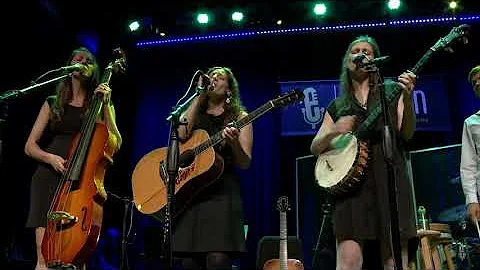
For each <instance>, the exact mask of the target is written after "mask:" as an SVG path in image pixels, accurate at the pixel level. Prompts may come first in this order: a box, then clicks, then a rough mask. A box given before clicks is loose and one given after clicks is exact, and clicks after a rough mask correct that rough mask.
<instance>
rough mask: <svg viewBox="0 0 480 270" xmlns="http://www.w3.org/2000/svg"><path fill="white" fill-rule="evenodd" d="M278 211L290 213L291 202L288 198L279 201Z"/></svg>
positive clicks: (284, 197)
mask: <svg viewBox="0 0 480 270" xmlns="http://www.w3.org/2000/svg"><path fill="white" fill-rule="evenodd" d="M277 210H278V211H280V212H288V211H290V202H289V201H288V197H287V196H281V197H280V198H278V200H277Z"/></svg>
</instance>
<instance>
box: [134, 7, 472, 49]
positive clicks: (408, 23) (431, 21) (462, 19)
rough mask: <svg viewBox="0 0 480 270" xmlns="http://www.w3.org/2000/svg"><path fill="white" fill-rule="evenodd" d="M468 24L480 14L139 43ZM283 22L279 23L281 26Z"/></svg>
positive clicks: (154, 43) (150, 42) (154, 42)
mask: <svg viewBox="0 0 480 270" xmlns="http://www.w3.org/2000/svg"><path fill="white" fill-rule="evenodd" d="M468 22H480V14H473V15H463V16H458V15H454V16H443V17H427V18H425V17H424V18H416V19H396V20H387V21H376V22H370V23H349V24H348V23H346V24H337V25H324V26H307V27H293V28H285V27H282V28H278V27H275V28H273V29H270V30H245V31H241V32H229V33H221V34H207V35H198V36H180V37H173V38H162V39H157V40H148V41H141V42H137V43H136V45H137V47H139V48H145V47H153V46H160V45H166V44H178V43H189V42H205V41H208V40H215V41H217V40H225V39H240V38H245V37H255V36H265V35H290V34H295V35H298V34H299V33H319V32H320V33H324V32H342V31H350V30H358V29H374V28H387V27H420V26H423V25H438V24H447V25H451V24H455V25H456V24H462V23H468ZM281 23H282V21H281V20H278V21H277V24H278V25H279V26H280V25H281Z"/></svg>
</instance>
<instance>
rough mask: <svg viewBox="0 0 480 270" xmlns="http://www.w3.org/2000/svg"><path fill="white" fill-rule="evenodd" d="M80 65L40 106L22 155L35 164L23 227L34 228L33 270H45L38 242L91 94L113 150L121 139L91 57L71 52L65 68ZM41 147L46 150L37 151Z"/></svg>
mask: <svg viewBox="0 0 480 270" xmlns="http://www.w3.org/2000/svg"><path fill="white" fill-rule="evenodd" d="M76 63H81V64H83V65H84V67H85V68H83V69H82V70H79V71H74V72H73V73H72V76H69V77H67V78H66V79H64V80H63V81H61V82H59V83H58V85H57V93H56V95H54V96H49V97H47V99H46V101H45V102H44V103H43V105H42V107H41V109H40V112H39V113H38V116H37V119H36V121H35V123H34V125H33V128H32V130H31V132H30V135H29V137H28V139H27V142H26V144H25V153H26V154H27V155H28V156H30V157H32V158H33V159H35V160H36V161H38V167H37V169H36V171H35V173H34V174H33V176H32V185H31V188H30V211H29V214H28V219H27V223H26V226H27V227H30V228H35V242H36V251H37V263H36V267H35V269H36V270H40V269H47V265H46V262H45V259H44V257H43V255H42V249H41V247H42V240H43V238H44V234H45V228H46V226H47V212H48V210H49V207H50V205H51V203H52V200H53V198H54V196H55V191H56V189H57V186H58V185H59V181H60V177H61V175H62V174H63V173H64V172H65V170H66V159H67V155H68V151H69V148H70V146H71V143H72V140H73V138H74V136H75V134H76V133H78V132H79V130H80V128H81V126H82V120H83V119H84V117H85V113H86V110H87V108H88V105H89V103H90V102H91V101H92V97H93V96H94V93H97V92H101V93H102V94H103V99H104V102H103V104H104V105H103V109H102V111H103V112H102V113H101V114H99V116H100V117H99V118H100V119H98V121H99V122H102V123H104V124H105V126H106V127H107V129H108V131H109V132H110V133H111V134H113V136H115V139H116V142H117V150H118V149H119V148H120V145H121V143H122V137H121V135H120V133H119V131H118V128H117V125H116V122H115V110H114V107H113V103H112V102H111V100H110V97H111V89H110V88H109V86H108V84H100V83H99V81H100V79H99V78H100V76H99V73H100V72H99V68H98V64H97V62H96V60H95V57H94V55H93V54H92V53H91V52H90V51H89V50H88V49H86V48H83V47H81V48H78V49H76V50H74V51H73V52H72V54H71V56H70V58H69V60H68V62H67V65H73V64H76ZM43 145H45V146H46V147H41V146H43Z"/></svg>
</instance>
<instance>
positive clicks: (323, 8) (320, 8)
mask: <svg viewBox="0 0 480 270" xmlns="http://www.w3.org/2000/svg"><path fill="white" fill-rule="evenodd" d="M313 13H315V15H325V13H327V5H325V4H324V3H318V4H315V6H314V7H313Z"/></svg>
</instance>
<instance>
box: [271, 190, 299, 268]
mask: <svg viewBox="0 0 480 270" xmlns="http://www.w3.org/2000/svg"><path fill="white" fill-rule="evenodd" d="M277 210H278V211H279V212H280V252H279V259H270V260H268V261H266V262H265V264H264V265H263V270H304V267H303V264H302V262H301V261H300V260H297V259H289V258H288V245H287V212H288V211H289V210H290V203H289V202H288V197H286V196H282V197H280V198H278V200H277Z"/></svg>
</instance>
